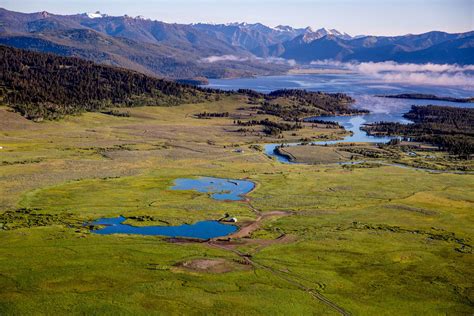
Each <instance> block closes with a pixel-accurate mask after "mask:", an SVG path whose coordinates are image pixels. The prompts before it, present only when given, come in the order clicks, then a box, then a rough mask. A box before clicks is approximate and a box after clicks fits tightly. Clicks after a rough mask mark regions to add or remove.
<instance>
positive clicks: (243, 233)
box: [227, 211, 292, 238]
mask: <svg viewBox="0 0 474 316" xmlns="http://www.w3.org/2000/svg"><path fill="white" fill-rule="evenodd" d="M259 213H260V212H259ZM291 214H292V213H291V212H284V211H273V212H267V213H263V214H261V215H259V216H258V217H257V219H256V220H255V221H252V222H250V223H248V224H244V225H243V226H242V227H240V229H239V230H238V231H237V232H235V233H233V234H231V235H229V236H227V237H230V238H244V237H248V236H250V234H251V233H253V232H254V231H256V230H257V229H258V228H260V224H261V221H262V220H264V219H266V218H270V217H280V216H288V215H291Z"/></svg>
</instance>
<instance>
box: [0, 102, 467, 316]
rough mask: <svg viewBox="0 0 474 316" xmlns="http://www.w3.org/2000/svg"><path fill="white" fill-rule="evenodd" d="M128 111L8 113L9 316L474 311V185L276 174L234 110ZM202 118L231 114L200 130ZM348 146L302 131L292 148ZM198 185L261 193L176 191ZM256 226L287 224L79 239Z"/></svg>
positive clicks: (284, 168)
mask: <svg viewBox="0 0 474 316" xmlns="http://www.w3.org/2000/svg"><path fill="white" fill-rule="evenodd" d="M127 111H129V112H130V117H115V116H111V115H106V114H100V113H86V114H83V115H80V116H73V117H68V118H66V119H64V120H62V121H50V122H42V123H33V122H30V121H27V120H25V119H23V118H21V117H20V116H18V115H17V114H15V113H11V112H8V111H7V109H6V108H0V146H2V147H3V148H2V149H0V157H1V159H0V161H1V162H3V163H1V164H0V205H1V208H0V223H1V225H2V226H1V227H0V240H1V243H0V284H1V285H2V286H1V287H0V314H2V315H8V314H22V315H32V314H35V315H37V314H54V313H56V314H65V313H70V314H112V313H115V314H134V315H142V314H232V315H234V314H235V315H236V314H239V315H241V314H249V315H256V314H276V315H294V314H297V315H314V314H316V315H326V314H329V315H332V314H338V313H341V312H342V313H350V314H354V315H373V314H377V315H394V314H396V315H413V314H422V315H445V314H450V315H465V314H472V313H473V312H474V305H473V304H474V287H473V284H474V276H473V273H472V266H473V265H474V257H473V254H472V236H474V216H473V214H472V210H473V209H474V200H473V198H472V197H473V196H474V176H473V175H469V174H451V173H439V174H435V173H430V172H425V171H419V170H412V169H405V168H397V167H394V166H381V165H379V166H378V167H373V168H343V167H342V166H339V165H335V164H331V163H328V162H330V161H329V160H324V161H321V163H320V164H318V165H304V164H296V165H287V164H281V163H278V162H277V161H275V160H273V159H270V158H268V157H266V156H265V155H264V153H262V152H261V151H259V150H258V148H255V147H254V146H252V145H253V144H261V143H269V142H280V141H282V139H281V138H271V137H268V136H263V135H262V134H261V133H257V132H255V133H241V132H238V131H237V130H238V126H236V125H234V124H233V120H234V119H236V118H245V117H247V116H248V115H250V114H252V112H251V109H250V106H249V105H247V104H246V103H245V102H244V101H243V100H240V99H238V98H236V97H232V98H227V99H223V100H221V101H217V102H214V103H209V104H194V105H183V106H179V107H172V108H156V107H143V108H142V107H140V108H133V109H129V110H127ZM203 111H208V112H227V111H228V112H230V113H232V115H231V117H228V118H213V119H207V120H202V119H196V118H195V117H194V116H193V114H195V113H200V112H203ZM265 117H266V116H264V115H260V116H258V117H257V118H258V119H263V118H265ZM340 136H341V131H340V130H339V129H337V130H336V129H335V130H331V129H326V128H324V129H318V128H311V127H310V126H306V127H305V128H303V129H301V130H298V131H291V132H284V133H283V137H284V139H283V140H288V141H299V140H300V139H301V138H314V139H317V138H323V137H330V138H335V137H340ZM308 147H310V148H311V146H308ZM236 148H241V149H243V152H235V149H236ZM354 155H356V154H354ZM374 159H377V158H374ZM403 159H405V158H403ZM194 176H215V177H228V178H236V179H250V180H252V181H254V182H255V183H256V185H257V186H256V189H255V190H254V191H252V192H251V193H250V194H249V195H248V201H243V202H223V201H216V200H213V199H211V198H210V197H209V196H208V195H207V194H203V193H197V192H193V191H174V190H170V186H171V185H172V184H173V181H174V179H176V178H179V177H194ZM20 209H27V210H28V212H25V211H23V212H22V211H19V210H20ZM256 211H257V212H260V213H261V214H265V213H268V212H275V211H284V212H287V213H289V215H288V216H277V217H271V216H268V217H265V218H264V219H263V220H262V221H261V222H260V225H259V227H258V229H257V230H256V231H253V232H252V233H251V235H250V236H249V237H246V238H235V239H232V240H230V241H226V240H221V241H218V240H216V241H209V242H185V241H178V242H176V240H175V241H174V242H170V241H169V240H167V239H166V238H162V237H146V236H127V235H109V236H101V235H95V234H91V233H90V232H89V231H88V229H87V228H85V227H82V222H83V221H87V220H91V219H96V218H99V217H103V216H118V215H124V216H127V217H130V216H152V217H153V218H154V219H155V220H156V222H153V225H159V224H160V223H161V224H163V225H166V224H178V223H192V222H196V221H199V220H204V219H217V218H219V217H221V216H222V215H223V214H224V213H230V214H232V216H236V217H238V218H239V220H241V222H242V223H243V224H245V223H248V222H251V221H252V220H254V219H256V218H257V217H258V214H257V213H256ZM7 215H8V216H7ZM141 224H142V225H143V224H144V223H141ZM145 224H147V223H145ZM2 228H3V229H2Z"/></svg>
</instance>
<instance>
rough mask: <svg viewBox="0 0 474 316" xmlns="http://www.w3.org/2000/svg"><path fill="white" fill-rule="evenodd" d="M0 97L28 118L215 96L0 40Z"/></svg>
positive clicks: (172, 103)
mask: <svg viewBox="0 0 474 316" xmlns="http://www.w3.org/2000/svg"><path fill="white" fill-rule="evenodd" d="M0 87H1V89H0V98H1V99H2V100H3V102H5V103H7V104H8V105H10V107H12V108H13V109H14V110H16V111H18V112H20V113H21V114H22V115H24V116H25V117H27V118H29V119H35V120H38V119H43V118H57V117H60V116H63V115H66V114H74V113H79V112H82V111H97V110H101V109H104V108H107V107H108V106H135V105H166V106H168V105H177V104H181V103H185V102H186V103H191V102H200V101H204V100H207V99H212V98H214V97H216V95H217V93H218V92H217V91H215V90H209V89H199V88H195V87H191V86H187V85H181V84H178V83H176V82H172V81H166V80H162V79H157V78H154V77H150V76H146V75H144V74H141V73H137V72H133V71H129V70H125V69H120V68H114V67H109V66H103V65H96V64H94V63H92V62H90V61H85V60H81V59H79V58H70V57H60V56H56V55H52V54H44V53H36V52H31V51H25V50H20V49H15V48H10V47H6V46H0Z"/></svg>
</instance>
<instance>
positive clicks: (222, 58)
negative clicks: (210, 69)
mask: <svg viewBox="0 0 474 316" xmlns="http://www.w3.org/2000/svg"><path fill="white" fill-rule="evenodd" d="M248 60H250V59H249V57H239V56H235V55H221V56H209V57H206V58H202V59H201V61H202V62H205V63H216V62H219V61H248Z"/></svg>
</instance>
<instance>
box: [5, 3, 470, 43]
mask: <svg viewBox="0 0 474 316" xmlns="http://www.w3.org/2000/svg"><path fill="white" fill-rule="evenodd" d="M0 7H3V8H6V9H8V10H13V11H20V12H37V11H48V12H51V13H56V14H75V13H84V12H95V11H97V10H99V11H101V12H102V13H107V14H109V15H124V14H128V15H130V16H137V15H142V16H144V17H146V18H151V19H153V20H160V21H165V22H171V23H195V22H212V23H228V22H248V23H255V22H261V23H263V24H266V25H269V26H276V25H279V24H283V25H291V26H293V27H306V26H311V27H313V28H320V27H326V28H335V29H338V30H339V31H344V32H347V33H349V34H351V35H360V34H366V35H403V34H409V33H411V34H419V33H424V32H428V31H432V30H438V31H445V32H450V33H457V32H466V31H471V30H474V0H134V1H130V0H0Z"/></svg>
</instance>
